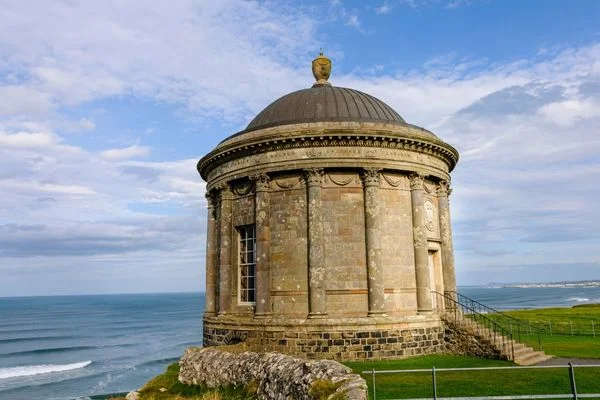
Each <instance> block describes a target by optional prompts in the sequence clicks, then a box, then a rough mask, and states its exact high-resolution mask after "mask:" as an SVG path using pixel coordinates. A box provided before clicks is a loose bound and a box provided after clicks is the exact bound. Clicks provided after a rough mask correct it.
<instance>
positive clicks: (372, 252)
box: [362, 168, 385, 317]
mask: <svg viewBox="0 0 600 400" xmlns="http://www.w3.org/2000/svg"><path fill="white" fill-rule="evenodd" d="M379 171H380V170H379V169H376V168H365V170H364V171H363V173H362V180H363V190H364V196H365V200H364V201H365V244H366V253H367V284H368V289H369V314H368V315H369V316H370V317H372V316H377V315H382V314H384V313H385V309H384V302H385V294H384V282H383V266H382V263H381V222H382V217H383V216H382V215H381V207H380V204H379V202H380V199H379V183H380V180H381V176H380V175H379Z"/></svg>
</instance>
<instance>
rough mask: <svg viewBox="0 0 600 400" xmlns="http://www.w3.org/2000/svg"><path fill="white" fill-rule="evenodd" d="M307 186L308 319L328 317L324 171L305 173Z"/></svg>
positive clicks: (313, 170)
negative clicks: (324, 233) (324, 245)
mask: <svg viewBox="0 0 600 400" xmlns="http://www.w3.org/2000/svg"><path fill="white" fill-rule="evenodd" d="M304 178H305V179H306V186H307V209H308V211H307V214H308V221H307V222H308V318H324V317H326V316H327V299H326V298H325V258H324V254H323V204H322V201H321V184H322V182H323V170H322V169H318V168H313V169H308V170H305V171H304Z"/></svg>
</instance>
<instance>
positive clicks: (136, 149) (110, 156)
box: [101, 144, 150, 160]
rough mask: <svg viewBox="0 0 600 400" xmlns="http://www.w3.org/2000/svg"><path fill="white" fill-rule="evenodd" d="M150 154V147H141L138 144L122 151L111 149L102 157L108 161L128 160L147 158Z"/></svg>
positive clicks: (103, 153)
mask: <svg viewBox="0 0 600 400" xmlns="http://www.w3.org/2000/svg"><path fill="white" fill-rule="evenodd" d="M149 154H150V148H149V147H147V146H139V145H137V144H134V145H133V146H129V147H123V148H120V149H109V150H105V151H103V152H102V153H101V155H102V157H104V158H106V159H107V160H127V159H130V158H139V157H146V156H148V155H149Z"/></svg>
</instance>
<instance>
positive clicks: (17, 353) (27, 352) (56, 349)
mask: <svg viewBox="0 0 600 400" xmlns="http://www.w3.org/2000/svg"><path fill="white" fill-rule="evenodd" d="M97 348H98V346H72V347H54V348H50V349H36V350H25V351H15V352H12V353H6V354H1V355H2V356H25V355H32V354H46V353H64V352H67V351H80V350H91V349H97Z"/></svg>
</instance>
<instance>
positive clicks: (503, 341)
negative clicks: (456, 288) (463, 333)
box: [432, 291, 515, 361]
mask: <svg viewBox="0 0 600 400" xmlns="http://www.w3.org/2000/svg"><path fill="white" fill-rule="evenodd" d="M432 293H435V294H436V295H437V296H438V297H441V298H443V299H444V307H445V309H446V314H448V311H449V310H453V311H454V313H453V314H454V319H455V323H458V320H459V317H458V310H460V311H461V314H462V315H461V318H460V320H461V321H465V322H471V323H472V326H474V327H476V328H479V329H481V328H483V329H487V330H488V332H489V334H490V335H489V336H490V337H489V338H488V339H490V340H492V341H493V342H494V345H497V344H498V342H499V343H500V345H501V348H504V349H505V350H506V349H507V347H508V346H510V353H509V354H507V358H508V359H509V360H512V361H514V360H515V348H514V340H513V334H512V332H509V331H508V330H507V329H505V328H504V327H502V326H501V325H500V324H498V323H497V322H496V321H494V320H492V319H491V318H488V317H487V316H486V315H485V314H482V313H480V312H478V311H477V310H476V309H475V308H473V307H469V306H468V305H467V304H464V303H461V302H459V301H458V300H456V299H454V298H453V297H452V296H451V295H450V294H448V293H444V294H442V293H439V292H435V291H433V292H432ZM438 304H439V303H438ZM465 311H466V313H465ZM464 314H471V315H475V316H476V317H477V318H478V319H479V321H477V319H475V320H472V319H469V318H465V317H464V316H463V315H464ZM450 315H452V314H450ZM482 322H483V323H482ZM496 333H498V334H499V335H496ZM492 335H493V337H492ZM498 336H499V337H498Z"/></svg>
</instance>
